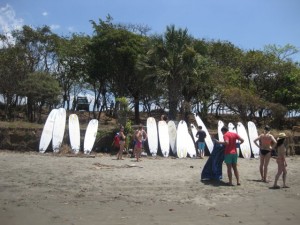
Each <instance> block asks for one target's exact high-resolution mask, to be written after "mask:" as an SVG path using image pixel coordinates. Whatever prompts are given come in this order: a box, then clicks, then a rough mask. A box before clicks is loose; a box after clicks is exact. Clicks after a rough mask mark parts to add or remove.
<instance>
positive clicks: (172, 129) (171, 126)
mask: <svg viewBox="0 0 300 225" xmlns="http://www.w3.org/2000/svg"><path fill="white" fill-rule="evenodd" d="M168 133H169V143H170V147H171V150H172V152H173V154H174V155H175V154H176V148H175V144H176V136H177V130H176V125H175V123H174V121H172V120H170V121H169V122H168Z"/></svg>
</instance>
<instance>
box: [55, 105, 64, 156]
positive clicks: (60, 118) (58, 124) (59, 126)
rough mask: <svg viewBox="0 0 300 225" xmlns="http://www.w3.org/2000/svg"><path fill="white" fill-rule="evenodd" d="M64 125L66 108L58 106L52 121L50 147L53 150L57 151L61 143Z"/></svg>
mask: <svg viewBox="0 0 300 225" xmlns="http://www.w3.org/2000/svg"><path fill="white" fill-rule="evenodd" d="M65 127H66V110H65V109H64V108H59V109H58V111H57V113H56V117H55V122H54V127H53V136H52V148H53V152H55V153H57V152H59V149H60V147H61V145H62V142H63V139H64V134H65Z"/></svg>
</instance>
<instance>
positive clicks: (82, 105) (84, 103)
mask: <svg viewBox="0 0 300 225" xmlns="http://www.w3.org/2000/svg"><path fill="white" fill-rule="evenodd" d="M76 110H77V111H78V110H85V111H90V103H89V101H88V99H87V97H77V100H76Z"/></svg>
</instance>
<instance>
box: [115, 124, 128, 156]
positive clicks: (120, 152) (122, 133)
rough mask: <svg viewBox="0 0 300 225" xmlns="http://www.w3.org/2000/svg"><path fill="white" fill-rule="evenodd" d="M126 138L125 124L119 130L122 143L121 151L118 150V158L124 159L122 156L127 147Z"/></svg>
mask: <svg viewBox="0 0 300 225" xmlns="http://www.w3.org/2000/svg"><path fill="white" fill-rule="evenodd" d="M125 138H126V136H125V134H124V127H123V126H121V127H120V131H119V139H120V141H119V143H120V148H119V152H118V154H117V159H118V160H119V159H120V160H123V159H122V156H123V151H124V149H125Z"/></svg>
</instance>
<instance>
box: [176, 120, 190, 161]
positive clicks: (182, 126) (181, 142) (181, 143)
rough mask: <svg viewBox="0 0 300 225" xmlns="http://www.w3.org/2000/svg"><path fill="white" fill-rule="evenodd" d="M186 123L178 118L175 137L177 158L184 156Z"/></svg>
mask: <svg viewBox="0 0 300 225" xmlns="http://www.w3.org/2000/svg"><path fill="white" fill-rule="evenodd" d="M187 129H188V128H187V124H186V122H185V121H184V120H180V121H179V123H178V126H177V138H176V153H177V157H178V158H186V156H187V145H186V132H187Z"/></svg>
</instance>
